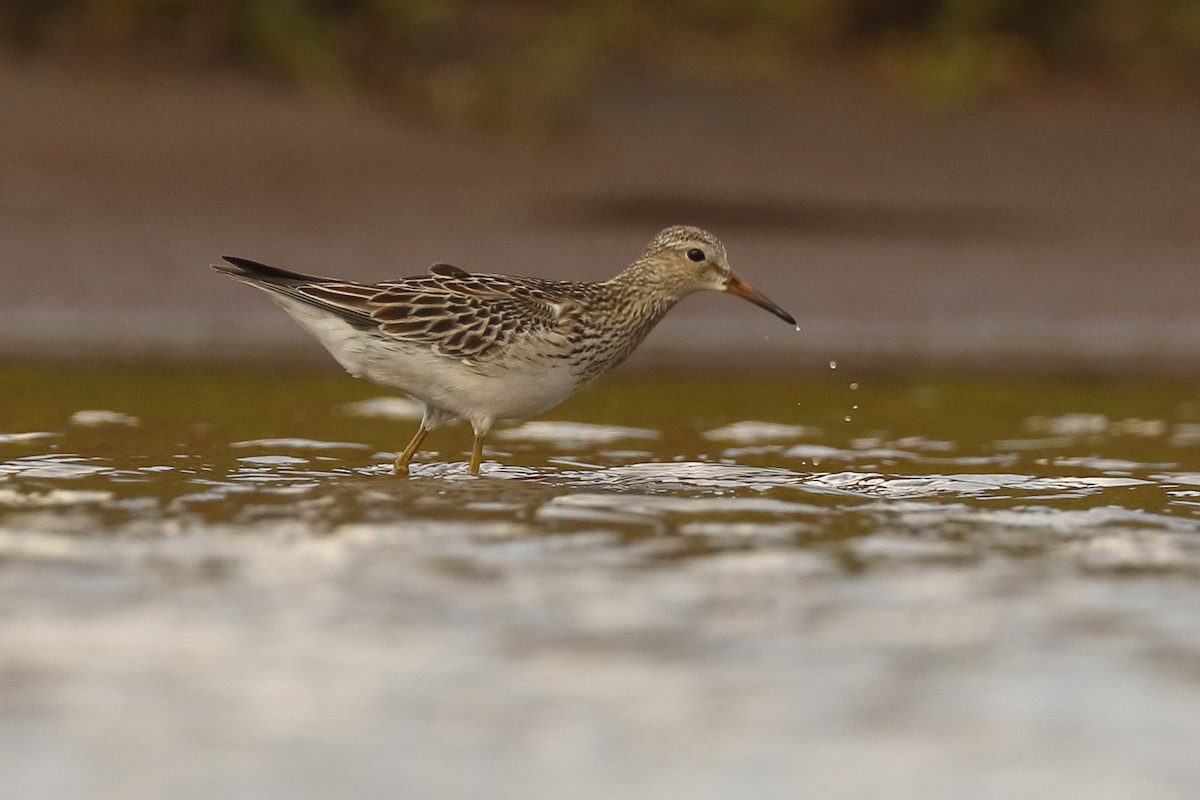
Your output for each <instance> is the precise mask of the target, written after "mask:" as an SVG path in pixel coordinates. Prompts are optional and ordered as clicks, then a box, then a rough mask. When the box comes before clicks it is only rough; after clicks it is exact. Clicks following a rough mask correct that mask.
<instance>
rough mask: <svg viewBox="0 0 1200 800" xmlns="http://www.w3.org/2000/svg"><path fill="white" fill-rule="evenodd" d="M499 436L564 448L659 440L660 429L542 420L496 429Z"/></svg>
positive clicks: (497, 436) (499, 437)
mask: <svg viewBox="0 0 1200 800" xmlns="http://www.w3.org/2000/svg"><path fill="white" fill-rule="evenodd" d="M495 436H496V438H498V439H508V440H512V441H524V442H553V443H554V444H558V445H562V446H564V447H580V446H584V445H595V444H611V443H613V442H620V441H624V440H627V439H657V438H658V431H654V430H650V429H648V428H628V427H623V426H620V425H593V424H588V423H583V422H561V421H549V420H539V421H535V422H526V423H525V424H524V425H518V426H517V427H515V428H508V429H506V430H501V431H497V432H496V434H495Z"/></svg>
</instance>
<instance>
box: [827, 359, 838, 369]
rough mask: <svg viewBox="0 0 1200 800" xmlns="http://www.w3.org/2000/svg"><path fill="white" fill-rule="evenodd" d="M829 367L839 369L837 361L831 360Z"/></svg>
mask: <svg viewBox="0 0 1200 800" xmlns="http://www.w3.org/2000/svg"><path fill="white" fill-rule="evenodd" d="M829 368H830V369H837V362H836V361H830V362H829Z"/></svg>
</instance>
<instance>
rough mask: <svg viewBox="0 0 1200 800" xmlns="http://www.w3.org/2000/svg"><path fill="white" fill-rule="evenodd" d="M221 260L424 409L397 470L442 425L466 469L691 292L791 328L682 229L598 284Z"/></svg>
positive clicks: (442, 268)
mask: <svg viewBox="0 0 1200 800" xmlns="http://www.w3.org/2000/svg"><path fill="white" fill-rule="evenodd" d="M224 260H225V261H227V262H229V265H225V264H219V265H214V266H213V268H214V269H217V270H220V271H221V272H224V273H226V274H228V275H230V276H232V277H234V278H237V279H238V280H240V281H242V282H244V283H248V284H250V285H251V286H254V287H256V288H259V289H263V290H264V291H266V292H267V293H268V294H270V296H271V298H272V299H273V300H275V302H277V303H279V305H281V306H283V309H284V310H285V311H287V312H288V314H290V315H291V316H292V318H293V319H295V320H296V321H297V322H298V323H300V325H301V326H303V327H304V328H305V329H306V330H307V331H308V332H309V333H311V334H313V335H314V336H316V337H317V339H318V340H320V342H321V344H323V345H324V346H325V349H327V350H328V351H329V352H330V353H331V354H332V355H333V357H334V358H335V359H337V361H338V363H339V364H341V365H342V366H343V367H344V368H345V369H346V371H347V372H349V373H350V374H351V375H353V376H355V377H358V378H366V379H367V380H370V381H374V382H375V383H378V384H382V385H384V386H390V387H393V388H396V389H400V390H401V391H403V392H405V393H406V394H408V395H409V396H411V397H413V398H414V399H416V400H419V401H420V402H422V403H424V405H425V415H424V417H423V418H422V420H421V425H420V427H419V428H418V429H417V433H416V435H415V436H413V438H412V441H410V442H409V443H408V446H407V447H405V448H404V452H403V453H401V454H400V457H399V458H397V459H396V466H395V472H396V473H397V474H401V475H405V474H407V473H408V465H409V462H410V461H411V460H412V457H413V455H414V454H415V453H416V452H417V448H419V447H420V446H421V442H422V441H423V440H424V439H425V436H426V434H428V433H429V432H430V431H431V430H433V429H434V428H436V427H438V426H439V425H442V424H444V423H447V422H452V421H455V420H467V421H469V422H470V423H471V427H472V428H474V430H475V445H474V447H473V448H472V451H471V461H470V465H469V470H470V472H471V474H472V475H478V474H479V464H480V461H481V459H482V457H483V442H484V439H485V438H486V437H487V435H488V431H490V430H491V427H492V424H493V423H494V422H495V421H496V420H499V419H522V418H524V417H530V416H533V415H535V414H539V413H541V412H543V411H545V410H546V409H548V408H551V407H553V406H556V405H558V404H559V403H561V402H562V401H563V400H565V399H567V398H568V397H570V396H571V395H572V394H574V393H575V392H576V391H577V390H578V389H579V388H580V387H582V386H584V385H585V384H587V383H588V382H589V381H591V380H592V379H594V378H596V377H598V376H599V375H602V374H603V373H605V372H607V371H608V370H610V369H612V368H613V367H615V366H616V365H617V364H620V363H621V362H622V361H624V360H625V358H626V356H628V355H629V354H630V353H632V352H633V351H634V349H635V348H636V347H637V346H638V345H639V344H641V342H642V340H643V339H644V338H646V335H647V334H648V333H649V332H650V330H651V329H652V328H653V327H654V326H655V325H656V324H658V321H659V320H661V319H662V318H663V316H664V315H665V314H666V313H667V312H668V311H669V310H670V309H671V307H672V306H674V305H675V304H676V303H677V302H679V301H680V300H681V299H683V298H684V297H686V296H687V295H689V294H692V293H693V292H697V291H700V290H702V289H710V290H715V291H724V292H729V293H730V294H733V295H737V296H738V297H743V298H745V299H747V300H749V301H750V302H752V303H754V304H756V305H758V306H761V307H762V308H765V309H766V310H768V311H770V312H771V313H772V314H774V315H775V316H777V317H779V318H780V319H783V320H785V321H786V322H788V323H789V324H791V325H795V324H796V320H795V319H793V318H792V315H791V314H789V313H788V312H786V311H784V310H783V309H782V308H780V307H779V306H778V305H776V304H775V303H774V302H772V301H771V300H769V299H767V297H766V296H765V295H763V294H762V293H761V292H759V291H758V290H756V289H754V288H753V287H751V286H750V285H749V284H747V283H745V282H744V281H743V280H741V279H740V278H739V277H737V275H735V274H734V273H733V271H732V270H731V269H730V268H729V262H728V260H727V259H726V256H725V246H724V245H722V244H721V241H720V240H719V239H717V237H715V236H713V235H712V234H711V233H708V232H707V231H703V230H700V229H699V228H693V227H689V226H683V225H676V226H674V227H670V228H667V229H666V230H663V231H662V232H660V233H659V234H658V235H657V236H655V237H654V239H653V240H652V241H651V242H650V244H649V245H648V246H647V247H646V251H645V252H644V253H642V255H641V256H640V257H639V258H638V259H637V260H636V261H634V262H633V264H631V265H630V266H629V267H628V268H627V269H625V270H624V271H623V272H621V273H620V274H619V275H617V276H616V277H615V278H613V279H612V280H608V281H604V282H603V283H583V282H573V281H552V280H544V279H541V278H519V277H513V276H510V275H488V274H477V273H471V272H466V271H465V270H461V269H459V268H458V267H452V266H450V265H449V264H434V265H433V266H432V267H431V268H430V270H429V274H428V275H419V276H416V277H412V278H402V279H400V280H396V281H384V282H383V283H376V284H369V285H364V284H359V283H349V282H346V281H340V280H336V279H334V278H320V277H314V276H312V275H301V274H299V273H296V272H289V271H287V270H282V269H277V268H275V267H268V266H266V265H265V264H259V263H256V262H254V261H249V260H247V259H244V258H233V257H229V256H226V257H225V259H224Z"/></svg>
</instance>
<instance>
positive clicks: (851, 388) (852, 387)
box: [850, 381, 858, 392]
mask: <svg viewBox="0 0 1200 800" xmlns="http://www.w3.org/2000/svg"><path fill="white" fill-rule="evenodd" d="M857 389H858V382H857V381H855V382H854V383H852V384H850V391H852V392H853V391H856V390H857Z"/></svg>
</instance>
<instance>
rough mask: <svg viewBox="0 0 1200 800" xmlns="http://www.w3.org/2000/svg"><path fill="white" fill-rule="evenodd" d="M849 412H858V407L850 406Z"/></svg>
mask: <svg viewBox="0 0 1200 800" xmlns="http://www.w3.org/2000/svg"><path fill="white" fill-rule="evenodd" d="M850 410H851V411H858V406H850Z"/></svg>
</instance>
